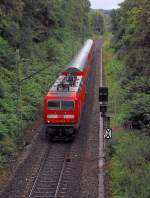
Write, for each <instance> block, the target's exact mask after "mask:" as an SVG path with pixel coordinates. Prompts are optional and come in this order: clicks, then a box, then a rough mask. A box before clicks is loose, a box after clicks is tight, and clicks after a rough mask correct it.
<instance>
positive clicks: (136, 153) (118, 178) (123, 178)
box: [110, 132, 150, 198]
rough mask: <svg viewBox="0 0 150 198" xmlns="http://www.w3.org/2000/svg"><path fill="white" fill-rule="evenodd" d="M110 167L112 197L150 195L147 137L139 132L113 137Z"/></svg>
mask: <svg viewBox="0 0 150 198" xmlns="http://www.w3.org/2000/svg"><path fill="white" fill-rule="evenodd" d="M112 145H113V157H112V163H111V167H110V171H111V178H112V189H113V197H114V198H116V197H127V198H128V197H130V198H136V197H140V198H148V197H149V195H150V194H149V193H150V185H149V184H150V165H149V159H150V154H149V153H150V145H149V137H148V136H143V135H141V134H140V133H139V132H120V133H116V134H114V136H113V142H112Z"/></svg>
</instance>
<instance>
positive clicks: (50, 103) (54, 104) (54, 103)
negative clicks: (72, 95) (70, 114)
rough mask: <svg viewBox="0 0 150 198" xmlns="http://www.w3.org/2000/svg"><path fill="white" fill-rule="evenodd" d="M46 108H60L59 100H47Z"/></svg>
mask: <svg viewBox="0 0 150 198" xmlns="http://www.w3.org/2000/svg"><path fill="white" fill-rule="evenodd" d="M48 110H60V101H48Z"/></svg>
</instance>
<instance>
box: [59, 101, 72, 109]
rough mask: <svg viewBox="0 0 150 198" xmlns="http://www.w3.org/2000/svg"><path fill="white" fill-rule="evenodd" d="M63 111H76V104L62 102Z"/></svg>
mask: <svg viewBox="0 0 150 198" xmlns="http://www.w3.org/2000/svg"><path fill="white" fill-rule="evenodd" d="M61 109H62V110H73V109H74V102H73V101H62V102H61Z"/></svg>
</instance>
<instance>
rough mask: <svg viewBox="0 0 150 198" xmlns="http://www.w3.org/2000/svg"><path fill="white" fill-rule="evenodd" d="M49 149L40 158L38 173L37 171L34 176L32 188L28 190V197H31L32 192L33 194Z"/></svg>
mask: <svg viewBox="0 0 150 198" xmlns="http://www.w3.org/2000/svg"><path fill="white" fill-rule="evenodd" d="M49 151H50V148H49V149H48V150H47V151H46V152H45V155H44V157H43V160H42V162H41V165H40V168H39V170H38V173H37V175H36V178H35V180H34V183H33V186H32V188H31V190H30V194H29V198H31V197H32V194H33V192H34V189H35V187H36V184H37V181H38V179H39V176H40V173H41V171H42V169H43V167H44V164H45V162H46V159H47V156H48V154H49Z"/></svg>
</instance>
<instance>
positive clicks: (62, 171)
mask: <svg viewBox="0 0 150 198" xmlns="http://www.w3.org/2000/svg"><path fill="white" fill-rule="evenodd" d="M65 167H66V159H64V162H63V165H62V169H61V172H60V176H59V180H58V184H57V187H56V191H55V196H54V198H57V197H58V194H59V190H60V185H61V181H62V178H63V173H64V170H65Z"/></svg>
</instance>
